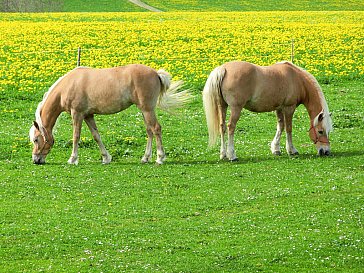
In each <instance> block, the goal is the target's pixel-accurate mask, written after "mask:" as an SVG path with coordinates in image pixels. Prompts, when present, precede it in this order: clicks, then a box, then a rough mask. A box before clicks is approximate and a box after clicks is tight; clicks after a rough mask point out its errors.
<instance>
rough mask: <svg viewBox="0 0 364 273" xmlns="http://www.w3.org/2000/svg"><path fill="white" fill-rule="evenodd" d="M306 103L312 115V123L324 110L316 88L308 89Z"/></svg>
mask: <svg viewBox="0 0 364 273" xmlns="http://www.w3.org/2000/svg"><path fill="white" fill-rule="evenodd" d="M304 105H305V107H306V109H307V112H308V115H309V116H310V120H311V124H312V122H313V120H314V119H315V117H316V116H317V115H318V114H319V113H320V112H321V111H322V105H321V100H320V96H319V94H318V91H317V90H316V89H307V90H306V100H305V102H304Z"/></svg>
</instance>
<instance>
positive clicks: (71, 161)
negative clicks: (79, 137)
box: [67, 157, 78, 165]
mask: <svg viewBox="0 0 364 273" xmlns="http://www.w3.org/2000/svg"><path fill="white" fill-rule="evenodd" d="M67 162H68V164H70V165H78V158H77V157H71V158H70V159H68V161H67Z"/></svg>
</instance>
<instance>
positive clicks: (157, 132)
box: [153, 122, 162, 135]
mask: <svg viewBox="0 0 364 273" xmlns="http://www.w3.org/2000/svg"><path fill="white" fill-rule="evenodd" d="M153 133H154V134H155V135H160V134H161V133H162V126H161V125H160V124H159V123H158V122H157V123H156V125H155V126H154V128H153Z"/></svg>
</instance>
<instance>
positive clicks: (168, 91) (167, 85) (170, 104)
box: [157, 69, 193, 114]
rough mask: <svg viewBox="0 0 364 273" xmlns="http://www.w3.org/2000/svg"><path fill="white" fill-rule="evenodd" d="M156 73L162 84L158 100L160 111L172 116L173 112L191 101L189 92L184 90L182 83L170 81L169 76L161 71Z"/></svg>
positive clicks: (191, 97)
mask: <svg viewBox="0 0 364 273" xmlns="http://www.w3.org/2000/svg"><path fill="white" fill-rule="evenodd" d="M157 73H158V76H159V79H160V81H161V84H162V87H161V93H160V95H159V100H158V107H159V108H160V109H162V110H164V111H166V112H169V113H172V114H173V113H174V110H176V109H181V108H183V107H184V106H186V105H187V104H188V103H190V102H191V101H192V99H193V96H192V95H191V90H190V89H184V83H183V81H176V82H174V81H172V77H171V75H170V74H169V73H168V72H166V71H164V70H163V69H160V70H158V71H157Z"/></svg>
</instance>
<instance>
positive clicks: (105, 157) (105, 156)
mask: <svg viewBox="0 0 364 273" xmlns="http://www.w3.org/2000/svg"><path fill="white" fill-rule="evenodd" d="M85 122H86V124H87V126H88V128H89V129H90V131H91V134H92V136H93V138H94V140H95V141H96V142H97V144H98V145H99V149H100V153H101V156H102V163H103V164H108V163H110V162H111V158H112V157H111V155H110V154H109V153H108V151H107V150H106V148H105V146H104V144H103V143H102V141H101V137H100V134H99V131H98V130H97V126H96V122H95V119H94V116H93V115H91V116H87V117H86V118H85Z"/></svg>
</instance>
